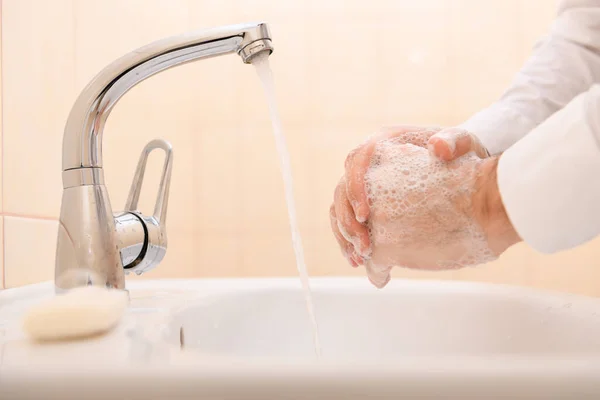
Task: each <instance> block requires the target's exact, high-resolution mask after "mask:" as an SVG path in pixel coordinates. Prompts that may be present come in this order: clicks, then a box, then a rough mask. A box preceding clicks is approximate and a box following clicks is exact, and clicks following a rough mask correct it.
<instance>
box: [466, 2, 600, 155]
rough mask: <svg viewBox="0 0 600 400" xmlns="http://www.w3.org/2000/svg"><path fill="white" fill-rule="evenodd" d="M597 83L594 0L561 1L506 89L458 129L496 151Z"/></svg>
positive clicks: (599, 35)
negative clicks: (553, 19) (532, 50)
mask: <svg viewBox="0 0 600 400" xmlns="http://www.w3.org/2000/svg"><path fill="white" fill-rule="evenodd" d="M599 82H600V0H568V1H563V2H562V3H561V5H560V6H559V9H558V15H557V18H556V20H555V21H554V23H553V25H552V28H551V30H550V33H549V34H548V35H547V37H546V38H544V39H543V40H542V41H540V42H539V43H538V44H537V46H536V48H535V49H534V52H533V54H532V56H531V57H530V58H529V60H528V61H527V63H526V64H525V66H524V67H523V68H522V69H521V71H519V73H518V74H517V76H516V77H515V79H514V80H513V82H512V84H511V86H510V87H509V89H508V90H507V91H506V92H505V93H504V94H503V96H502V97H501V98H500V100H499V101H497V102H496V103H494V104H492V105H491V106H489V107H488V108H486V109H484V110H482V111H481V112H479V113H477V114H475V115H474V116H473V117H471V118H470V119H469V120H467V121H466V122H464V123H463V124H462V125H460V127H461V128H464V129H466V130H467V131H469V132H472V133H473V134H475V135H476V136H477V137H478V138H479V139H480V140H481V142H482V143H483V145H484V146H485V147H486V148H487V149H488V151H489V152H490V153H491V154H499V153H501V152H503V151H505V150H506V149H507V148H509V147H510V146H512V145H513V144H514V143H516V142H517V141H518V140H519V139H521V138H522V137H524V136H525V135H526V134H527V133H529V132H530V131H531V130H532V129H534V128H535V127H536V126H538V125H539V124H541V123H542V122H543V121H545V120H546V119H547V118H548V117H549V116H551V115H552V114H554V113H555V112H556V111H558V110H560V109H561V108H563V107H564V106H566V105H567V104H568V103H569V102H570V101H571V100H573V98H575V97H576V96H577V95H578V94H580V93H583V92H585V91H587V90H588V89H589V88H590V87H591V86H592V85H593V84H594V83H599Z"/></svg>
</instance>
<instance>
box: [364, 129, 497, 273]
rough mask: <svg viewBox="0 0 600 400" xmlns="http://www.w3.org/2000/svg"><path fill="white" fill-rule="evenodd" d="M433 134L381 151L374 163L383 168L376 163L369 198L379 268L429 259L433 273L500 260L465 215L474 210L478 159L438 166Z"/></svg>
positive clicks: (368, 181) (385, 144) (397, 141)
mask: <svg viewBox="0 0 600 400" xmlns="http://www.w3.org/2000/svg"><path fill="white" fill-rule="evenodd" d="M432 132H433V131H432ZM434 133H435V132H434ZM431 134H432V133H431ZM431 134H428V133H427V131H419V132H414V133H411V134H406V135H403V136H401V137H399V138H394V139H391V140H384V141H381V142H379V143H377V145H376V146H375V149H374V153H373V159H374V160H379V161H381V162H379V163H374V162H372V163H371V165H370V167H369V169H368V171H367V174H366V177H365V187H366V189H367V197H368V200H369V203H370V204H371V210H372V211H373V215H376V216H377V217H375V218H371V219H370V220H369V233H370V235H371V236H372V238H371V240H372V243H373V255H372V257H371V261H370V262H371V263H372V264H373V266H374V267H382V268H383V267H389V266H390V264H391V265H395V266H401V265H404V264H407V263H408V264H410V262H408V261H410V260H411V259H418V258H419V257H421V258H423V254H425V255H426V256H425V259H429V260H430V262H429V263H428V265H430V267H431V268H432V269H441V268H461V267H465V266H473V265H479V264H482V263H485V262H488V261H491V260H493V259H495V258H496V256H495V255H494V254H493V252H492V251H491V250H490V249H489V246H488V244H487V240H486V238H485V234H484V233H483V231H482V230H481V227H480V226H479V225H478V224H477V222H476V221H475V220H473V219H471V218H470V217H469V216H468V214H467V213H465V212H464V210H465V209H469V207H470V198H471V194H472V192H473V187H474V185H473V179H474V171H475V170H474V168H473V166H472V165H473V163H475V162H477V161H476V160H478V158H477V157H475V156H474V155H471V156H464V157H461V158H460V159H459V160H456V161H454V162H451V163H444V162H440V161H438V160H433V159H432V158H431V157H430V156H429V152H428V150H427V148H426V144H427V140H428V139H429V137H430V135H431ZM407 142H409V143H410V144H406V143H407ZM416 144H420V145H421V146H419V145H416ZM465 203H466V204H465ZM384 244H385V245H389V244H393V245H394V246H385V247H384V246H381V245H384ZM440 249H443V251H440ZM446 258H448V259H446ZM382 260H384V261H382ZM390 260H391V261H390ZM378 263H379V264H381V265H379V264H378Z"/></svg>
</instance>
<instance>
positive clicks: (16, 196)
mask: <svg viewBox="0 0 600 400" xmlns="http://www.w3.org/2000/svg"><path fill="white" fill-rule="evenodd" d="M2 8H3V9H2V32H3V37H2V42H3V47H2V64H3V65H2V73H3V88H2V89H3V102H2V103H3V121H2V122H3V142H4V151H3V154H4V158H5V159H4V165H10V167H11V170H12V171H14V172H13V173H9V174H4V182H3V183H4V211H8V212H11V213H21V214H29V215H31V214H33V215H42V216H54V217H56V216H57V215H58V213H59V209H60V196H61V189H62V181H61V154H62V136H63V130H64V126H65V122H66V118H67V115H68V113H69V110H70V108H71V106H72V104H73V101H74V99H75V91H74V68H73V66H74V57H75V53H74V48H73V42H74V29H73V28H74V27H73V12H72V11H73V2H72V1H69V0H57V1H52V2H46V1H40V0H37V1H36V0H24V1H4V2H3V3H2ZM40 199H44V201H40Z"/></svg>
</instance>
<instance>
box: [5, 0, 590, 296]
mask: <svg viewBox="0 0 600 400" xmlns="http://www.w3.org/2000/svg"><path fill="white" fill-rule="evenodd" d="M1 8H2V16H1V22H2V38H1V46H2V50H1V51H2V63H1V68H2V99H1V101H2V128H3V130H2V134H3V143H2V152H1V153H2V154H3V157H4V158H3V170H2V171H3V174H2V192H3V196H2V204H1V207H2V216H3V218H4V221H3V222H4V224H3V232H4V276H3V278H4V282H3V284H4V286H5V287H14V286H18V285H22V284H26V283H30V282H37V281H40V280H47V279H51V277H52V271H53V256H54V244H55V240H56V239H55V235H56V225H57V223H56V219H57V217H58V211H59V206H60V194H61V174H60V171H61V169H60V167H61V165H60V161H61V139H62V130H63V127H64V123H65V120H66V117H67V114H68V112H69V110H70V107H71V106H72V104H73V102H74V100H75V97H76V96H77V94H78V93H79V92H80V91H81V89H82V88H83V87H84V85H85V84H86V83H87V82H88V81H89V80H90V79H91V78H92V77H93V76H94V75H95V74H96V73H97V72H98V71H99V70H100V69H102V68H103V67H104V66H105V65H106V64H108V63H109V62H111V61H113V60H114V59H115V58H117V57H119V56H121V55H123V54H124V53H126V52H128V51H130V50H133V49H135V48H137V47H139V46H142V45H144V44H147V43H148V42H150V41H153V40H156V39H160V38H163V37H165V36H168V35H173V34H177V33H180V32H184V31H187V30H191V29H198V28H203V27H211V26H216V25H221V24H230V23H237V22H244V21H250V20H267V21H269V22H270V24H271V28H272V32H273V36H274V44H275V46H276V52H275V53H274V55H273V57H272V61H271V62H272V66H273V68H274V72H275V78H276V83H277V92H278V97H279V101H280V109H281V112H282V118H283V123H284V127H285V129H286V134H287V137H288V144H289V147H290V152H291V157H292V166H293V170H294V178H295V185H296V199H297V204H298V207H299V209H298V214H299V217H300V221H301V229H302V233H303V240H304V244H305V248H306V253H307V254H306V258H307V262H308V268H309V272H310V273H311V274H312V275H357V274H363V272H362V271H361V270H353V269H351V268H350V267H348V266H347V265H346V264H345V261H344V260H343V259H342V257H341V256H340V255H339V253H338V250H337V247H336V245H335V242H334V240H333V238H332V235H331V234H330V232H329V227H328V224H329V221H328V216H327V214H328V206H329V203H330V201H331V197H332V191H333V187H334V185H335V183H336V182H337V179H338V178H339V176H340V174H341V173H342V166H343V160H344V158H345V155H346V154H347V152H348V151H349V150H350V149H351V148H352V147H353V146H355V145H356V144H357V143H358V142H360V141H361V140H363V139H364V137H365V136H366V135H367V134H370V133H372V132H373V131H375V130H376V129H377V128H378V127H380V126H381V125H386V124H399V123H415V124H429V123H434V124H438V125H452V124H455V123H458V122H460V121H462V120H463V119H464V118H466V117H468V116H469V115H470V114H471V113H473V112H475V111H476V110H478V109H480V108H481V107H484V106H485V105H487V104H488V103H489V102H491V101H493V100H494V99H495V98H497V97H498V95H499V94H500V93H501V92H502V90H503V89H504V88H505V87H506V85H507V84H508V82H509V81H510V79H511V77H512V76H513V74H514V73H515V72H516V71H517V69H518V68H519V66H520V65H521V64H522V63H523V61H524V59H525V58H526V57H527V55H528V53H529V51H530V49H531V46H532V45H533V43H534V42H535V40H537V39H538V38H539V37H540V36H541V35H542V34H543V33H544V32H545V31H546V29H547V28H548V25H549V23H550V21H551V20H552V17H553V15H554V2H551V1H548V0H504V1H501V2H500V1H497V0H493V1H492V0H420V1H413V0H375V1H369V2H367V1H364V0H362V1H357V0H353V1H341V0H325V1H324V0H309V1H305V0H287V1H272V0H188V1H184V0H105V1H102V2H98V1H92V0H89V1H87V0H53V1H51V2H50V1H45V0H3V1H2V3H1ZM155 137H164V138H166V139H169V140H170V141H171V142H172V144H173V146H174V148H175V164H174V172H173V183H172V187H171V201H170V209H169V215H168V233H169V252H168V255H167V257H166V259H165V260H164V262H163V264H162V265H161V266H160V267H159V268H158V269H156V270H154V271H153V272H151V273H149V274H147V275H145V276H144V277H142V279H145V278H163V277H209V276H271V275H279V276H293V275H295V274H296V270H295V266H294V260H293V253H292V249H291V245H290V235H289V232H288V224H287V219H286V211H285V203H284V198H283V192H282V183H281V178H280V176H279V170H278V165H277V158H276V155H275V146H274V142H273V139H272V133H271V130H270V125H269V120H268V115H267V110H266V105H265V103H264V101H263V98H262V93H261V91H260V87H259V83H258V80H257V78H256V77H255V73H254V71H253V68H252V67H250V66H247V65H243V64H242V63H241V62H240V60H239V59H238V58H237V57H236V56H229V57H222V58H217V59H211V60H207V61H203V62H200V63H195V64H190V65H185V66H182V67H178V68H176V69H172V70H169V71H166V72H164V73H162V74H160V75H158V76H156V77H153V78H152V79H150V80H148V81H145V82H143V83H142V84H140V85H139V86H137V87H135V88H134V89H133V90H132V91H131V92H130V93H128V94H127V95H126V96H125V97H124V98H123V99H122V100H121V102H120V103H119V105H118V106H117V107H116V108H115V110H114V111H113V113H112V115H111V117H110V119H109V122H108V124H107V126H106V136H105V140H104V156H105V169H106V180H107V185H108V188H109V190H110V195H111V201H112V203H113V205H114V206H115V207H116V208H118V207H120V206H122V205H123V204H124V202H125V199H126V194H127V190H128V187H129V183H130V180H131V178H132V175H133V171H134V167H135V164H136V162H137V158H138V155H139V152H140V151H141V149H142V147H143V146H144V144H145V142H147V141H149V140H151V139H153V138H155ZM153 161H155V162H153V163H152V164H151V168H150V170H149V171H148V173H147V178H148V179H147V183H146V185H145V186H144V193H143V196H144V197H143V200H142V209H143V210H147V211H149V210H151V207H152V202H153V201H154V196H155V193H154V192H155V187H156V184H157V181H158V173H159V169H160V162H161V160H160V159H159V158H157V159H156V160H153ZM0 222H2V221H0ZM598 259H600V241H595V242H593V243H591V244H588V245H586V246H583V247H582V248H580V249H576V250H573V251H570V252H566V253H563V254H559V255H555V256H541V255H538V254H535V253H534V252H533V251H531V250H530V249H528V248H527V247H526V246H524V245H521V246H517V247H515V248H513V249H511V250H510V251H509V252H507V253H506V254H505V255H503V257H502V258H501V259H500V260H499V261H497V262H495V263H492V264H490V265H488V266H485V267H482V268H477V269H468V270H463V271H454V272H444V273H424V272H414V271H401V270H398V271H396V272H395V276H397V277H400V276H404V277H411V278H433V279H467V280H478V281H493V282H505V283H511V284H519V285H533V286H539V287H547V288H554V289H560V290H568V291H573V292H579V293H587V294H598V295H600V272H599V266H598V265H597V264H598V262H597V261H596V260H598ZM132 279H138V278H132Z"/></svg>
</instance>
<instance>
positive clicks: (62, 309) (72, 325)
mask: <svg viewBox="0 0 600 400" xmlns="http://www.w3.org/2000/svg"><path fill="white" fill-rule="evenodd" d="M128 303H129V297H128V294H127V292H125V291H124V290H116V289H107V288H104V287H99V286H84V287H79V288H75V289H72V290H70V291H68V292H66V293H65V294H60V295H56V296H55V297H53V298H51V299H48V300H46V301H43V302H41V303H39V304H36V305H35V306H33V307H32V308H31V309H29V310H28V311H27V313H26V315H25V317H24V319H23V330H24V331H25V333H27V334H28V335H29V336H30V338H31V339H33V340H36V341H55V340H69V339H81V338H84V337H89V336H95V335H100V334H103V333H106V332H108V331H110V330H111V329H113V328H114V327H115V326H117V323H118V322H119V320H120V319H121V317H122V316H123V313H124V312H125V309H126V308H127V305H128Z"/></svg>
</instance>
